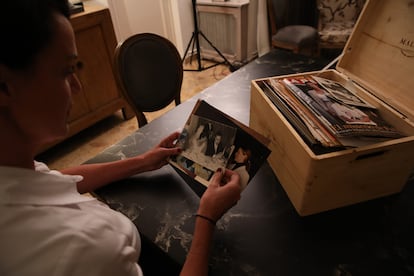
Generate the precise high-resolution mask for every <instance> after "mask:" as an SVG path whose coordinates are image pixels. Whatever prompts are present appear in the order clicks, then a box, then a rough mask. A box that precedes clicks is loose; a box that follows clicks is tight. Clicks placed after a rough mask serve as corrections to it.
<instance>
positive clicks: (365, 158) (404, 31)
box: [250, 0, 414, 216]
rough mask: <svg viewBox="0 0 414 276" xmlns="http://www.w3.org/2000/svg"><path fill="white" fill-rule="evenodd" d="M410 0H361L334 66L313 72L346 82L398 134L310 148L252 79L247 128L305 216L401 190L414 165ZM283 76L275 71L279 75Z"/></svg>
mask: <svg viewBox="0 0 414 276" xmlns="http://www.w3.org/2000/svg"><path fill="white" fill-rule="evenodd" d="M413 15H414V5H412V1H409V0H401V1H391V0H375V1H369V2H367V3H366V5H365V7H364V10H363V11H362V14H361V16H360V18H359V20H358V22H357V24H356V27H355V29H354V31H353V33H352V35H351V37H350V39H349V41H348V43H347V45H346V46H345V48H344V51H343V55H342V57H341V59H340V60H339V62H338V65H337V67H336V70H332V69H331V70H323V71H317V72H309V73H305V74H295V75H290V76H297V75H315V74H318V75H319V76H322V77H325V78H329V79H332V80H335V81H338V82H340V83H341V84H343V85H344V86H345V87H347V86H348V85H351V84H350V83H352V86H353V89H355V88H356V91H357V93H358V95H359V96H361V97H362V98H363V99H364V100H366V101H367V102H369V103H370V104H372V105H374V106H375V107H377V109H378V111H379V114H380V115H381V116H382V117H383V118H384V119H385V120H386V121H387V122H388V123H390V124H391V125H392V126H394V127H395V128H396V129H397V130H399V131H400V132H402V133H403V134H404V135H406V136H405V137H403V138H396V139H391V140H388V141H385V142H376V143H373V144H370V145H365V146H360V147H356V148H352V149H345V150H338V151H334V152H330V153H324V154H315V153H314V151H312V150H311V149H310V148H309V147H308V145H307V144H306V143H305V142H304V140H303V139H302V138H301V136H299V134H298V132H296V130H295V129H294V128H293V127H292V125H291V124H290V123H289V122H288V121H287V119H286V118H285V117H284V116H283V115H282V113H281V112H280V111H279V109H278V108H276V107H275V106H274V105H273V104H272V102H271V101H270V100H269V99H268V98H267V97H266V95H265V94H264V92H263V90H262V89H261V88H260V87H259V85H258V81H260V80H254V81H252V87H251V110H250V126H251V127H252V128H253V129H254V130H256V131H258V132H259V133H261V134H262V135H264V136H266V137H267V138H270V140H271V145H270V149H271V150H272V153H271V155H270V157H269V158H268V161H269V164H270V166H271V167H272V169H273V171H274V172H275V174H276V176H277V177H278V179H279V181H280V183H281V185H282V186H283V188H284V189H285V191H286V193H287V195H288V197H289V198H290V200H291V202H292V203H293V205H294V207H295V208H296V210H297V212H298V213H299V214H300V215H302V216H304V215H310V214H314V213H318V212H322V211H326V210H330V209H334V208H338V207H342V206H346V205H350V204H354V203H357V202H362V201H366V200H370V199H374V198H378V197H382V196H386V195H390V194H394V193H398V192H400V191H401V190H402V188H403V187H404V185H405V184H406V182H407V180H408V179H409V177H410V175H411V174H412V172H413V169H414V112H413V109H414V76H413V74H414V16H413ZM282 77H286V76H277V77H275V78H282Z"/></svg>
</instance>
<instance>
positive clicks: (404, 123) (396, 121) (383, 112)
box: [257, 69, 414, 159]
mask: <svg viewBox="0 0 414 276" xmlns="http://www.w3.org/2000/svg"><path fill="white" fill-rule="evenodd" d="M287 76H289V77H291V76H319V77H323V78H326V79H330V80H333V81H337V82H339V83H341V84H342V85H343V86H345V87H346V88H348V89H350V90H352V91H353V92H354V93H356V94H357V95H358V96H359V97H361V98H362V99H364V100H365V101H367V102H368V103H369V104H371V105H373V106H374V107H376V108H377V111H378V113H379V114H380V116H381V117H382V118H383V119H384V120H385V121H386V122H388V123H389V124H390V125H392V126H393V127H395V128H396V129H397V130H398V131H400V132H401V133H402V134H403V135H405V136H406V137H403V138H396V139H390V140H388V141H386V142H387V143H389V142H390V141H391V142H392V143H400V142H401V141H402V139H406V138H407V137H410V136H414V124H413V123H412V122H411V121H410V120H409V119H408V118H407V117H405V116H404V115H402V114H401V113H400V112H398V111H396V110H395V109H393V108H392V107H390V106H389V105H387V104H386V103H385V102H383V101H382V100H381V99H379V98H377V97H375V96H374V95H373V93H369V92H367V91H366V90H365V89H364V88H363V87H361V86H359V85H358V84H356V83H355V82H353V81H352V80H351V79H350V78H347V77H346V76H345V75H343V74H342V73H340V72H338V71H336V70H333V69H331V70H323V71H318V72H308V73H302V74H293V75H286V76H277V77H275V78H276V79H282V78H284V77H287ZM257 81H260V80H257ZM274 108H276V107H274ZM282 116H283V115H282ZM287 123H288V124H289V122H287ZM297 137H298V139H301V140H302V138H301V137H300V136H299V135H298V136H297ZM386 142H383V141H381V142H373V143H372V144H370V145H368V146H364V147H360V148H359V150H363V149H364V148H376V147H378V148H380V147H381V146H382V145H383V144H384V143H386ZM303 144H304V145H305V146H306V147H307V148H308V149H309V153H311V156H314V157H315V158H316V156H319V157H318V159H319V158H327V157H328V156H334V155H338V154H343V153H345V152H347V151H354V150H355V148H354V149H353V148H350V149H344V150H338V151H333V152H330V153H315V152H314V151H312V149H310V148H309V147H308V146H307V145H306V143H303Z"/></svg>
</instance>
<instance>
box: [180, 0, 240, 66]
mask: <svg viewBox="0 0 414 276" xmlns="http://www.w3.org/2000/svg"><path fill="white" fill-rule="evenodd" d="M192 4H193V18H194V31H193V35H192V36H191V39H190V41H189V42H188V45H187V48H186V49H185V53H184V57H183V60H182V61H183V62H184V60H185V57H186V56H187V53H188V50H189V49H190V46H191V45H192V52H194V47H196V50H197V63H198V68H197V69H184V71H203V70H205V69H209V68H211V67H214V66H217V65H219V64H221V63H226V64H228V65H229V68H230V71H231V72H234V71H236V68H235V67H234V66H233V65H232V64H231V63H230V62H229V61H228V60H227V58H226V57H225V56H224V55H223V54H222V53H221V52H220V50H219V49H217V47H216V46H214V45H213V43H212V42H211V41H210V40H209V39H208V38H207V37H206V36H205V35H204V34H203V32H202V31H201V30H200V29H199V28H198V21H197V10H196V0H192ZM200 35H201V37H202V38H204V39H205V40H206V41H207V43H208V44H209V45H210V46H211V47H212V48H213V49H214V50H215V51H216V52H217V54H219V56H220V57H221V58H222V59H223V60H224V61H223V62H219V63H215V64H212V65H210V66H207V67H203V66H202V65H201V59H202V58H201V52H200V40H199V36H200ZM191 61H192V56H191V57H190V62H191Z"/></svg>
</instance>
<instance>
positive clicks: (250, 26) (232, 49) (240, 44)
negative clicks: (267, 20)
mask: <svg viewBox="0 0 414 276" xmlns="http://www.w3.org/2000/svg"><path fill="white" fill-rule="evenodd" d="M226 3H229V2H225V3H219V2H216V3H215V4H213V5H212V4H211V2H210V3H209V4H205V5H203V4H202V2H201V1H199V2H198V4H197V11H198V22H199V29H200V31H201V33H202V34H204V36H205V37H206V38H207V39H208V40H209V41H210V42H211V44H212V45H213V46H214V47H216V48H217V49H218V50H219V51H220V53H221V54H223V55H224V56H225V57H226V58H227V59H228V60H229V61H230V62H232V63H233V62H239V63H246V62H248V61H250V60H252V59H254V58H255V57H256V56H257V46H256V28H257V5H254V3H257V2H256V1H250V4H249V1H245V3H247V4H243V5H234V4H232V5H231V6H229V4H226ZM199 41H200V47H201V56H202V57H203V58H204V59H212V60H215V61H223V59H222V58H221V57H220V55H219V54H218V53H217V51H216V50H215V49H214V48H213V47H212V46H211V44H210V43H208V42H207V41H206V40H205V39H204V37H203V36H202V35H200V36H199Z"/></svg>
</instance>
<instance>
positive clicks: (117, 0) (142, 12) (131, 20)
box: [95, 0, 193, 55]
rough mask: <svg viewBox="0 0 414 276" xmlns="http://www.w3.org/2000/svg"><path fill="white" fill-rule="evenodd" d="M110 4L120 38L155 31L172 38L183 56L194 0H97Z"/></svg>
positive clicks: (191, 24) (190, 30)
mask: <svg viewBox="0 0 414 276" xmlns="http://www.w3.org/2000/svg"><path fill="white" fill-rule="evenodd" d="M95 1H96V2H99V3H101V4H103V5H106V6H108V7H109V9H110V11H111V16H112V21H113V23H114V28H115V33H116V36H117V39H118V41H122V40H124V39H126V38H127V37H129V36H130V35H132V34H135V33H144V32H151V33H156V34H159V35H161V36H164V37H166V38H168V39H170V40H171V41H172V42H173V43H174V44H175V45H176V47H177V49H178V51H179V52H180V53H181V54H182V55H183V54H184V51H185V47H186V46H187V44H188V41H189V40H190V38H191V34H192V30H193V17H192V6H191V0H95Z"/></svg>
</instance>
